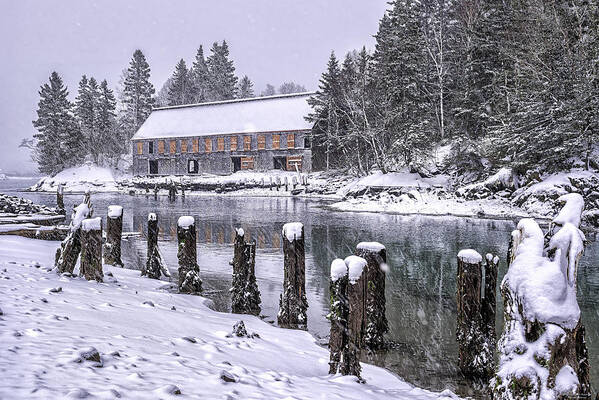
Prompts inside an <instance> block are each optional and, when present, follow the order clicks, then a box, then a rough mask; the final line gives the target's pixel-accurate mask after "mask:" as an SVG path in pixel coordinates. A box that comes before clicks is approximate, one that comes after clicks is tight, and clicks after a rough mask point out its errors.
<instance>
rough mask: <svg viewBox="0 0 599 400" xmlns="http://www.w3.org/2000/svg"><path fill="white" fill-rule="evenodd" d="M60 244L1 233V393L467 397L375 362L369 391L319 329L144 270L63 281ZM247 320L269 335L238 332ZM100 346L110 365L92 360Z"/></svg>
mask: <svg viewBox="0 0 599 400" xmlns="http://www.w3.org/2000/svg"><path fill="white" fill-rule="evenodd" d="M58 246H59V242H49V241H37V240H34V239H25V238H20V237H14V236H4V237H1V238H0V308H1V309H2V312H0V342H1V343H2V344H3V345H2V346H0V375H1V376H2V377H3V379H2V382H1V383H0V398H11V399H20V398H23V399H34V398H40V399H46V398H63V397H66V398H116V397H120V398H124V399H156V398H171V397H174V396H175V393H176V392H177V391H180V392H181V394H180V395H179V396H176V397H177V398H206V399H216V398H227V399H235V398H240V399H247V398H254V399H259V398H263V399H284V398H285V399H321V398H322V399H360V400H362V399H391V398H393V399H416V400H425V399H450V398H457V396H455V395H453V394H452V393H451V392H449V391H445V392H443V393H441V394H438V393H431V392H428V391H425V390H422V389H419V388H414V387H412V386H411V385H409V384H407V383H405V382H403V381H402V380H401V379H399V378H397V377H396V376H394V375H393V374H391V373H390V372H388V371H385V370H384V369H381V368H378V367H374V366H371V365H364V371H363V372H364V373H363V376H364V378H365V379H366V381H367V383H366V384H359V383H357V382H355V379H354V378H352V377H341V376H331V375H327V371H328V364H327V363H328V351H327V350H326V349H323V348H321V347H319V346H318V345H317V344H316V343H315V339H314V338H313V337H312V336H311V335H310V334H308V333H307V332H303V331H296V330H283V329H279V328H276V327H274V326H271V325H269V324H267V323H265V322H263V321H261V320H260V319H259V318H256V317H252V316H245V315H244V316H241V315H233V314H226V313H218V312H215V311H213V310H211V309H210V308H209V307H208V305H209V304H208V303H209V301H208V300H206V299H204V298H202V297H197V296H188V295H179V294H173V293H170V292H166V291H162V290H159V288H160V287H161V286H163V285H164V284H165V282H164V281H157V280H150V279H146V278H141V277H139V271H134V270H126V269H120V268H113V267H110V266H105V267H104V272H105V275H106V276H105V281H106V282H105V283H101V284H98V283H96V282H87V281H85V280H83V279H80V278H67V277H61V276H58V275H57V274H56V273H55V272H53V271H48V269H49V267H51V266H52V264H53V256H54V251H55V250H56V248H57V247H58ZM58 287H60V288H61V290H58V289H57V288H58ZM239 320H243V321H244V323H245V325H246V327H247V330H248V332H249V333H258V334H259V336H260V337H259V338H248V337H231V336H230V335H229V334H230V333H231V331H232V327H233V325H234V324H235V323H236V322H237V321H239ZM90 346H92V347H94V348H95V349H97V351H98V352H99V356H100V357H101V361H100V362H98V360H97V358H96V360H95V361H87V360H85V359H84V358H85V357H88V358H90V357H89V354H90V352H89V351H88V350H89V347H90ZM86 352H87V354H86ZM92 353H93V352H92ZM84 356H85V357H84ZM91 358H93V357H91Z"/></svg>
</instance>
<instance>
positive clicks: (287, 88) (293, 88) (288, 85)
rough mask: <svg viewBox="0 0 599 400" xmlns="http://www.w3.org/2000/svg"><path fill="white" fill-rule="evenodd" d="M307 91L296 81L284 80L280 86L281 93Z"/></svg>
mask: <svg viewBox="0 0 599 400" xmlns="http://www.w3.org/2000/svg"><path fill="white" fill-rule="evenodd" d="M305 91H306V88H305V87H303V86H302V85H298V84H297V83H295V82H284V83H283V84H282V85H281V86H279V93H281V94H291V93H303V92H305Z"/></svg>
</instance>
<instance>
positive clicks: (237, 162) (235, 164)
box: [231, 157, 241, 172]
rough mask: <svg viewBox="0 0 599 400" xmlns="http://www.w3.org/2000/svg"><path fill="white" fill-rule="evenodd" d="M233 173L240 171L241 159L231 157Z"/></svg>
mask: <svg viewBox="0 0 599 400" xmlns="http://www.w3.org/2000/svg"><path fill="white" fill-rule="evenodd" d="M231 161H232V162H233V172H237V171H241V157H231Z"/></svg>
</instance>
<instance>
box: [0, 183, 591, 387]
mask: <svg viewBox="0 0 599 400" xmlns="http://www.w3.org/2000/svg"><path fill="white" fill-rule="evenodd" d="M30 183H31V182H29V181H8V182H7V181H5V182H4V183H0V191H4V192H16V191H17V190H18V189H19V188H24V187H26V186H27V185H28V184H30ZM18 194H19V195H20V196H22V197H26V198H29V199H31V200H34V201H35V202H39V203H45V204H49V205H54V204H55V195H53V194H52V195H51V194H43V193H18ZM81 198H82V196H81V195H69V196H66V198H65V203H66V206H67V209H70V208H71V206H72V205H73V204H75V203H79V202H80V201H81ZM92 203H93V205H94V210H95V215H97V216H103V217H105V215H106V209H107V206H108V205H109V204H120V205H122V206H124V209H125V211H124V213H125V214H124V225H125V226H124V230H126V231H137V232H140V233H141V234H142V235H145V230H146V220H147V215H148V213H150V212H155V213H156V214H157V215H158V219H159V224H160V229H161V242H160V244H159V245H160V246H161V251H162V252H163V255H164V256H165V258H166V262H167V264H168V266H169V268H170V269H171V270H172V271H173V272H174V273H176V266H177V259H176V248H177V246H176V221H177V218H178V217H179V216H181V215H193V216H194V217H195V218H196V223H197V230H198V257H199V260H198V263H199V265H200V271H201V276H202V279H203V281H204V288H205V290H207V296H208V297H210V298H212V299H213V300H214V302H215V306H216V308H217V309H218V310H219V311H229V310H230V300H229V293H228V289H229V287H230V284H231V266H230V265H229V261H230V260H231V258H232V252H233V247H232V240H233V237H234V229H235V228H236V227H242V228H243V229H244V231H245V232H246V235H249V236H250V237H251V238H252V239H255V240H256V242H257V252H256V275H257V280H258V286H259V289H260V291H261V293H262V313H263V315H265V316H266V318H265V320H267V321H275V320H276V313H277V311H278V298H279V295H280V293H281V291H282V281H283V267H282V262H283V257H282V250H281V228H282V226H283V224H284V223H286V222H293V221H299V222H302V223H303V224H304V226H305V234H306V292H307V293H308V302H309V313H308V328H309V331H310V332H311V333H312V334H313V335H314V336H315V337H317V338H320V339H324V338H326V337H327V335H328V330H329V323H328V321H327V320H326V317H325V316H326V314H327V313H328V298H329V297H328V285H329V265H330V263H331V261H332V260H333V259H334V258H336V257H340V258H344V257H345V256H347V255H350V254H351V253H352V252H353V251H354V249H355V246H356V244H357V243H358V242H360V241H378V242H381V243H383V244H384V245H385V246H386V247H387V257H388V263H389V266H390V268H391V270H390V272H389V274H388V275H387V287H386V289H387V293H386V295H387V317H388V319H389V323H390V332H389V334H388V339H390V340H391V341H392V342H393V343H394V347H393V350H392V351H389V352H386V353H385V354H380V355H377V357H376V359H374V360H370V362H373V363H376V364H378V365H381V366H384V367H386V368H388V369H389V370H391V371H393V372H395V373H397V374H398V375H399V376H401V377H402V378H404V379H405V380H407V381H409V382H411V383H413V384H415V385H417V386H420V387H424V388H429V389H434V390H442V389H445V388H449V389H452V390H454V391H456V392H458V393H460V394H463V395H465V394H469V393H470V392H469V389H468V385H467V384H465V382H464V381H463V379H462V378H461V377H460V374H459V372H458V370H457V362H456V360H457V345H456V341H455V319H456V301H455V294H456V267H457V266H456V254H457V252H458V251H459V250H460V249H462V248H474V249H476V250H478V251H479V252H480V253H481V254H483V255H484V254H486V253H488V252H491V253H494V254H498V255H499V256H500V258H501V263H500V270H499V279H501V278H502V277H503V275H504V274H505V269H506V265H505V261H504V260H505V255H506V251H507V245H508V240H509V237H510V232H511V231H512V230H513V229H514V228H515V225H516V223H515V222H514V221H501V220H481V219H474V218H455V217H426V216H399V215H385V214H373V213H353V212H337V211H331V210H328V209H326V208H325V207H323V206H324V205H325V204H326V203H323V202H319V201H314V200H303V199H295V198H242V197H221V196H217V195H214V196H189V195H188V196H187V197H186V198H185V199H184V200H183V199H181V198H180V197H179V198H177V200H176V202H174V203H171V202H169V201H168V199H167V198H166V197H161V198H159V199H158V200H154V198H153V197H152V196H150V197H145V196H136V197H135V196H127V195H117V194H96V195H92ZM587 238H588V239H589V240H590V243H589V244H588V246H587V248H586V251H585V254H584V256H583V258H582V261H581V266H580V269H579V277H578V282H579V283H578V299H579V303H580V305H581V308H582V313H583V320H584V322H585V324H586V328H587V335H588V336H587V343H588V345H589V354H590V357H591V371H592V382H593V386H594V387H595V388H598V387H599V308H598V305H599V263H598V262H597V261H598V260H599V242H598V241H597V237H596V234H591V233H589V234H587ZM128 249H129V251H128V252H126V253H127V254H125V262H126V264H128V265H127V267H131V268H135V269H139V265H140V263H142V262H145V243H144V238H143V237H142V238H138V239H133V241H132V242H131V243H130V245H129V247H128ZM498 292H499V291H498ZM497 304H498V306H499V307H500V309H499V310H498V313H497V315H498V318H497V327H498V332H500V330H501V329H502V322H503V321H502V320H503V318H502V309H501V304H502V301H501V298H500V295H499V293H498V302H497ZM470 394H474V395H476V393H470Z"/></svg>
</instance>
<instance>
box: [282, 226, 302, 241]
mask: <svg viewBox="0 0 599 400" xmlns="http://www.w3.org/2000/svg"><path fill="white" fill-rule="evenodd" d="M303 229H304V225H303V224H302V223H301V222H289V223H287V224H285V225H283V236H285V237H286V238H287V240H289V241H290V242H293V241H294V240H295V239H300V238H301V237H302V232H303Z"/></svg>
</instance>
